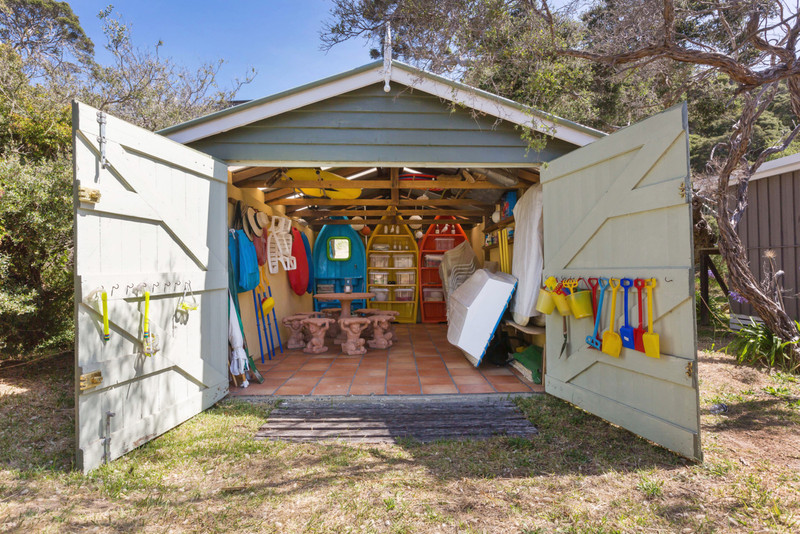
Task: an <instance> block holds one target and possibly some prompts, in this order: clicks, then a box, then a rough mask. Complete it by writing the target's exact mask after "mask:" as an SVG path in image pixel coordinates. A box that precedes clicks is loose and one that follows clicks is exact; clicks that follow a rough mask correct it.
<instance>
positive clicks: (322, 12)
mask: <svg viewBox="0 0 800 534" xmlns="http://www.w3.org/2000/svg"><path fill="white" fill-rule="evenodd" d="M68 2H69V4H70V5H71V6H72V9H73V11H75V13H76V14H77V15H78V16H79V17H80V21H81V25H82V26H83V28H84V30H85V31H86V33H87V34H88V35H89V37H90V38H91V39H92V40H93V41H94V43H95V50H96V54H97V59H98V61H100V62H101V63H103V62H105V61H104V60H105V59H106V56H105V55H104V54H103V50H102V49H103V45H104V44H105V39H104V37H103V35H102V32H101V23H100V20H99V19H98V18H97V13H99V12H100V11H101V10H102V9H104V8H105V7H106V6H107V5H108V4H109V3H113V5H114V9H115V11H116V12H117V13H119V14H120V15H122V17H123V20H124V21H125V22H127V23H130V24H131V25H132V33H133V41H134V43H135V44H137V45H138V46H140V47H146V46H149V47H152V46H153V45H155V44H156V43H157V42H158V41H159V40H161V41H163V43H164V46H163V47H162V49H161V54H162V55H163V56H169V57H171V58H172V59H174V60H175V62H176V63H178V64H181V65H184V66H187V67H196V66H198V65H200V64H201V63H203V62H208V61H216V60H218V59H225V60H226V61H227V63H226V64H225V65H224V66H223V68H222V70H221V71H220V75H219V80H220V82H221V83H222V85H223V86H224V87H227V86H228V85H229V83H228V82H229V80H233V79H234V78H236V77H242V76H244V74H245V73H246V72H247V71H248V69H249V68H250V67H254V68H255V69H256V70H257V71H258V74H257V76H256V78H255V80H254V81H253V83H251V84H249V85H246V86H244V87H243V88H242V90H241V91H240V92H239V94H238V98H242V99H251V98H258V97H262V96H266V95H270V94H273V93H277V92H279V91H282V90H285V89H290V88H292V87H296V86H298V85H302V84H304V83H308V82H312V81H314V80H318V79H319V78H323V77H325V76H330V75H333V74H337V73H339V72H343V71H346V70H349V69H352V68H355V67H358V66H360V65H363V64H364V63H368V62H369V61H371V60H370V59H369V46H367V45H366V43H365V42H364V41H363V40H358V41H352V42H348V43H344V44H340V45H337V46H336V47H334V48H333V49H332V50H331V51H329V52H327V53H325V52H322V51H320V49H319V48H320V39H319V32H320V30H321V29H322V24H323V21H324V20H325V19H327V18H328V16H329V11H330V7H331V3H330V1H329V0H261V1H256V0H229V1H228V2H220V1H211V0H165V1H161V2H156V1H150V0H138V1H137V0H116V1H113V2H112V1H110V0H106V1H105V2H103V1H93V0H68Z"/></svg>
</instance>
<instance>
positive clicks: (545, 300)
mask: <svg viewBox="0 0 800 534" xmlns="http://www.w3.org/2000/svg"><path fill="white" fill-rule="evenodd" d="M555 307H556V303H555V302H553V294H552V293H550V291H548V290H547V289H544V288H542V289H540V290H539V297H538V298H537V299H536V311H539V312H542V313H543V314H545V315H550V314H551V313H553V310H554V309H555Z"/></svg>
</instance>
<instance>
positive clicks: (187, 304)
mask: <svg viewBox="0 0 800 534" xmlns="http://www.w3.org/2000/svg"><path fill="white" fill-rule="evenodd" d="M187 292H188V293H187ZM186 297H189V298H190V299H191V300H187V298H186ZM199 307H200V303H199V302H197V299H196V298H195V296H194V292H193V291H192V284H191V282H186V284H185V285H184V286H183V296H182V297H181V300H180V302H179V303H178V309H180V310H182V311H185V312H190V311H195V310H197V308H199Z"/></svg>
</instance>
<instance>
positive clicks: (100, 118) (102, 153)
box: [97, 111, 107, 169]
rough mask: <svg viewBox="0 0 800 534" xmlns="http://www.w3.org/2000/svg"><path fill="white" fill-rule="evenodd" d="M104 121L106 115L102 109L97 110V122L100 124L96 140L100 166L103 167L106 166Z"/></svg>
mask: <svg viewBox="0 0 800 534" xmlns="http://www.w3.org/2000/svg"><path fill="white" fill-rule="evenodd" d="M106 121H107V116H106V114H105V113H103V112H102V111H98V112H97V123H98V124H99V125H100V136H99V137H98V138H97V142H98V144H99V145H100V168H101V169H105V168H106V166H107V162H106Z"/></svg>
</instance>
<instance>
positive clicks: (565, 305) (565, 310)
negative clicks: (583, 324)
mask: <svg viewBox="0 0 800 534" xmlns="http://www.w3.org/2000/svg"><path fill="white" fill-rule="evenodd" d="M552 295H553V301H554V302H555V303H556V308H558V313H560V314H561V315H563V316H565V317H566V316H567V315H571V312H570V309H569V302H568V301H567V295H562V294H561V293H553V294H552Z"/></svg>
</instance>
